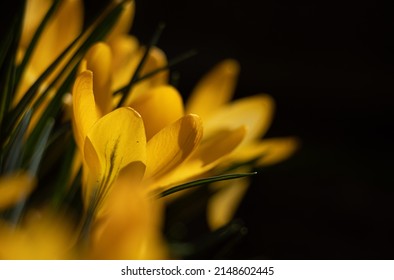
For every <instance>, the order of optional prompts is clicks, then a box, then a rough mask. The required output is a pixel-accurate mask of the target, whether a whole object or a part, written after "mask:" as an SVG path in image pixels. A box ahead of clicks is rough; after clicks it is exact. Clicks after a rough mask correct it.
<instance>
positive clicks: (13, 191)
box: [0, 172, 36, 210]
mask: <svg viewBox="0 0 394 280" xmlns="http://www.w3.org/2000/svg"><path fill="white" fill-rule="evenodd" d="M35 186H36V180H35V179H34V178H33V177H32V176H31V175H30V174H28V173H26V172H25V173H16V174H10V175H5V176H4V175H3V177H1V178H0V210H4V209H6V208H8V207H11V206H14V205H15V204H17V203H18V202H19V201H21V200H23V199H25V198H26V197H27V196H29V195H30V193H31V192H32V191H33V190H34V187H35Z"/></svg>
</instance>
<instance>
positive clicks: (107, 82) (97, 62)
mask: <svg viewBox="0 0 394 280" xmlns="http://www.w3.org/2000/svg"><path fill="white" fill-rule="evenodd" d="M85 63H86V65H85V66H84V67H86V69H87V70H90V71H92V72H93V74H94V79H93V90H94V99H95V102H96V106H97V109H98V110H99V111H100V115H102V116H103V115H105V114H107V113H109V112H110V111H111V109H112V92H111V80H112V79H111V76H112V70H111V67H112V54H111V49H110V47H109V46H108V45H107V44H105V43H101V42H100V43H97V44H95V45H93V46H92V47H91V48H90V49H89V51H88V52H87V54H86V56H85Z"/></svg>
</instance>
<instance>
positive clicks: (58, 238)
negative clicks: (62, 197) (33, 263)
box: [0, 210, 77, 260]
mask: <svg viewBox="0 0 394 280" xmlns="http://www.w3.org/2000/svg"><path fill="white" fill-rule="evenodd" d="M75 240H76V239H75V234H74V233H73V231H72V228H71V227H70V225H69V223H68V220H67V217H65V216H61V215H59V213H57V216H56V217H55V216H54V215H53V213H51V212H50V211H47V210H37V211H30V212H29V213H28V214H27V215H26V217H25V218H24V220H23V221H22V223H21V224H19V225H18V226H17V227H15V226H14V225H10V224H8V223H6V222H5V221H2V220H0V259H7V260H53V259H75V258H76V257H77V252H76V251H75V250H74V249H73V246H74V243H75Z"/></svg>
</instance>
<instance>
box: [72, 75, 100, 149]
mask: <svg viewBox="0 0 394 280" xmlns="http://www.w3.org/2000/svg"><path fill="white" fill-rule="evenodd" d="M72 94H73V130H74V137H75V141H76V143H77V145H78V147H79V149H80V150H81V152H83V150H84V148H83V147H84V142H85V137H86V135H87V133H88V131H89V130H90V128H91V127H92V126H93V124H94V123H95V122H96V121H97V120H98V119H99V116H100V115H99V113H98V112H97V109H96V102H95V100H94V94H93V73H92V72H91V71H83V72H82V73H80V74H79V75H78V77H77V79H76V81H75V83H74V87H73V93H72Z"/></svg>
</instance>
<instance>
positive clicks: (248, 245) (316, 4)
mask: <svg viewBox="0 0 394 280" xmlns="http://www.w3.org/2000/svg"><path fill="white" fill-rule="evenodd" d="M136 7H137V13H136V18H135V22H134V26H133V29H132V32H131V33H132V34H135V35H137V36H138V38H139V39H140V40H141V41H142V42H143V43H144V42H145V43H146V42H148V41H149V38H150V37H151V36H152V34H153V32H154V30H155V28H156V26H157V24H158V23H159V22H161V21H163V22H165V23H166V29H165V31H164V33H163V35H162V37H161V39H160V42H159V44H158V45H159V47H161V48H162V49H163V50H164V51H165V52H166V53H167V55H168V57H169V58H172V57H175V56H176V55H177V54H179V53H181V52H184V51H187V50H189V49H191V48H196V49H197V50H198V51H199V55H198V56H197V57H195V58H192V59H190V60H188V61H186V62H184V63H182V64H180V65H178V66H177V67H175V68H174V71H177V72H178V73H179V74H180V80H179V88H180V90H181V92H182V93H183V94H184V96H185V97H187V95H188V93H189V92H190V91H191V89H192V87H193V85H194V84H195V83H196V82H197V80H198V79H199V78H200V77H201V75H202V74H203V73H205V72H206V71H208V70H209V69H210V68H211V67H212V66H213V65H214V64H215V63H217V62H219V61H220V60H222V59H224V58H228V57H231V58H235V59H237V60H238V61H239V62H240V63H241V76H240V80H239V84H238V88H237V93H236V98H240V97H243V96H249V95H252V94H256V93H260V92H265V93H269V94H271V95H272V96H273V97H274V98H275V100H276V102H277V111H276V116H275V120H274V122H273V124H272V127H271V129H270V130H269V132H268V134H267V137H274V136H288V135H289V136H298V137H299V138H300V139H301V141H302V146H301V149H300V150H299V151H298V152H297V153H296V154H295V155H294V156H293V157H292V158H291V159H289V160H288V161H286V162H283V163H280V164H277V165H275V166H272V167H268V168H265V169H263V170H261V171H260V174H259V175H258V177H256V178H254V183H253V185H252V188H251V189H250V191H249V192H248V194H247V196H246V197H245V199H244V201H243V203H242V205H241V207H240V209H239V211H238V213H237V216H238V217H240V218H242V219H243V220H244V222H245V225H246V226H247V227H248V234H247V235H246V236H245V237H244V238H243V239H242V241H241V242H240V243H239V244H238V245H237V246H236V248H235V249H234V250H233V252H232V254H231V256H230V257H231V258H246V259H253V258H257V259H394V246H393V244H394V242H393V241H392V240H393V238H394V227H393V223H394V218H393V214H394V203H393V201H394V184H393V181H394V180H393V175H392V174H393V172H392V170H393V167H394V165H393V151H392V149H391V147H392V144H393V143H394V141H393V136H392V130H393V125H392V124H393V121H392V120H393V118H392V115H393V113H392V108H393V93H394V86H393V77H394V76H393V74H394V71H393V66H394V65H393V62H394V56H393V43H392V41H391V38H392V37H393V36H394V20H393V17H392V10H390V8H389V6H386V5H385V4H384V3H380V2H379V1H358V2H355V3H352V2H350V1H304V0H301V1H290V0H285V1H273V0H262V1H252V0H243V1H240V0H228V1H225V0H203V1H178V0H167V1H158V0H157V1H156V0H143V1H142V0H141V1H138V0H137V1H136Z"/></svg>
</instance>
